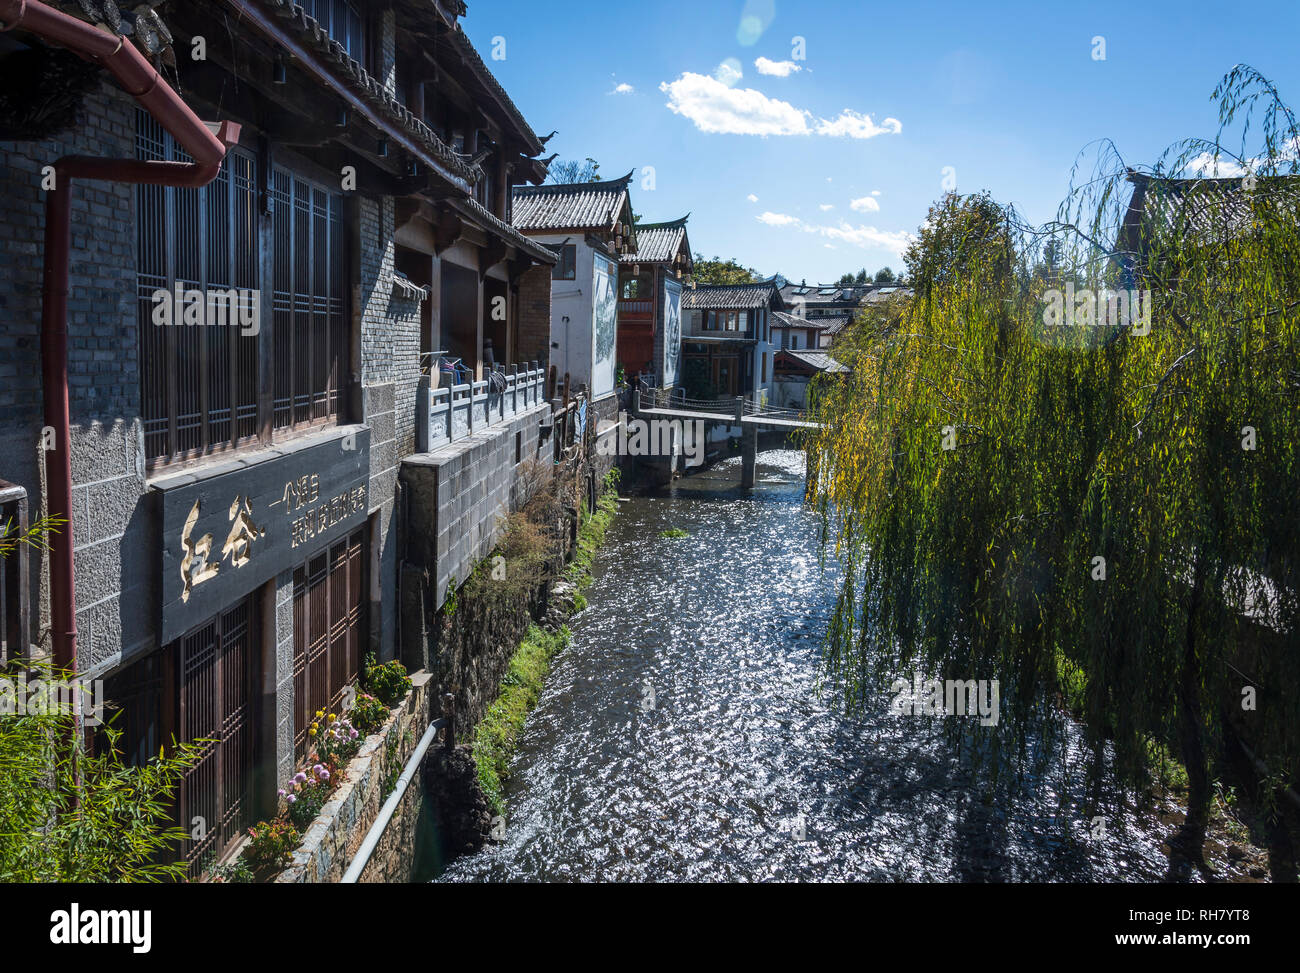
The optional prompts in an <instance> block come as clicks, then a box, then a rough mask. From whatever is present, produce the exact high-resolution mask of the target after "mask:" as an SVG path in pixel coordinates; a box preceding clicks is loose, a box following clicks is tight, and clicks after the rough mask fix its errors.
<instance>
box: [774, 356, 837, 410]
mask: <svg viewBox="0 0 1300 973" xmlns="http://www.w3.org/2000/svg"><path fill="white" fill-rule="evenodd" d="M773 371H774V375H773V380H772V405H773V406H774V407H776V408H778V409H806V408H807V407H808V383H809V382H811V381H812V380H813V379H814V378H816V377H817V376H818V375H847V374H848V373H849V371H850V369H849V367H848V366H847V365H844V364H843V363H841V362H838V361H836V360H835V359H834V358H832V357H831V356H830V355H828V354H826V352H824V351H815V350H808V349H804V350H802V351H794V350H790V349H782V350H781V351H778V352H777V353H776V361H775V364H774V366H773Z"/></svg>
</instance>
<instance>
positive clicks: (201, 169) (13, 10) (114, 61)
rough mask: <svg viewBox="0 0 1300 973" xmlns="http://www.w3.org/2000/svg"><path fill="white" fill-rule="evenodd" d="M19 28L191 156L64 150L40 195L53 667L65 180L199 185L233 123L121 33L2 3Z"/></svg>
mask: <svg viewBox="0 0 1300 973" xmlns="http://www.w3.org/2000/svg"><path fill="white" fill-rule="evenodd" d="M14 29H21V30H25V31H29V32H31V33H33V34H37V35H39V36H40V37H43V38H45V39H46V40H48V41H52V42H54V43H57V44H60V45H62V46H63V47H66V48H67V49H69V50H71V51H73V52H74V53H76V54H78V55H80V56H82V57H84V58H86V59H87V60H91V61H97V62H99V63H100V64H101V65H102V66H103V67H105V68H107V69H108V70H109V71H111V72H112V73H113V76H114V77H115V78H116V79H117V80H118V82H119V83H120V84H121V85H122V87H123V88H124V89H125V90H126V91H127V93H128V94H130V95H131V96H132V97H133V98H135V99H136V101H138V102H139V103H140V106H141V107H142V108H144V109H145V110H146V111H147V112H149V114H150V115H151V116H153V118H154V119H156V120H157V121H158V123H159V124H160V125H162V126H163V128H165V129H166V130H167V131H168V132H170V133H171V134H172V136H173V138H175V139H176V142H177V144H178V145H180V146H181V147H182V148H184V149H185V151H186V152H188V153H189V154H190V156H191V157H192V158H193V159H194V160H195V161H194V162H192V163H187V162H163V161H142V160H138V159H98V158H91V157H87V156H76V155H73V156H65V157H63V158H62V159H59V160H58V162H56V163H55V164H54V173H55V183H54V188H53V189H52V190H50V192H49V194H48V195H47V196H46V199H45V267H44V283H43V288H42V309H41V382H42V394H43V397H44V409H45V425H46V426H47V427H49V428H51V429H53V430H54V435H55V439H54V448H53V449H48V450H46V451H45V481H46V513H47V514H48V515H49V516H51V517H55V516H57V517H62V518H63V519H64V520H65V521H66V522H67V523H66V526H65V527H64V528H63V530H62V532H61V533H59V534H58V535H56V536H55V537H54V538H52V540H51V543H50V622H51V635H52V638H53V643H54V664H55V666H56V667H58V668H61V669H63V670H66V671H68V672H75V671H76V666H77V612H76V602H75V591H74V572H73V523H72V451H71V422H70V419H69V414H68V266H69V251H70V249H71V237H72V226H71V211H72V195H71V186H72V180H73V179H74V178H81V179H100V180H106V181H112V182H125V183H151V184H155V185H162V186H185V187H192V188H197V187H199V186H205V185H207V184H208V183H209V182H211V181H212V180H213V179H214V178H215V177H216V175H217V173H218V172H220V171H221V164H222V162H223V161H224V160H225V157H226V151H227V149H228V148H229V147H230V146H232V145H234V144H235V143H236V142H238V140H239V125H237V124H235V123H232V122H222V123H221V125H220V127H219V128H217V130H216V132H215V133H214V132H213V130H212V128H211V127H210V126H208V125H207V124H206V123H204V122H202V121H200V120H199V118H198V116H197V115H195V114H194V112H193V111H191V110H190V108H189V106H188V105H186V104H185V102H184V101H182V100H181V97H180V95H178V94H177V93H176V92H175V91H174V90H173V89H172V87H171V86H170V85H168V84H167V82H166V81H165V80H164V79H163V78H162V76H161V75H159V73H158V72H157V71H156V70H155V69H154V67H153V65H151V64H150V63H149V61H148V60H147V59H146V58H145V57H144V55H143V54H141V53H140V52H139V51H138V50H136V48H135V47H134V46H133V45H132V44H130V43H129V42H128V41H127V40H126V39H125V38H120V37H116V36H114V35H112V34H108V33H105V32H104V31H102V30H100V29H98V28H97V27H94V26H92V25H90V24H87V23H84V22H83V21H80V20H77V19H76V18H75V17H70V16H68V15H67V14H64V13H61V12H60V11H58V10H55V9H53V8H52V7H49V6H47V5H46V4H44V3H41V2H39V0H0V31H7V30H14Z"/></svg>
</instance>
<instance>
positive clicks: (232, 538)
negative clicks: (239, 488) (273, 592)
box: [221, 496, 266, 568]
mask: <svg viewBox="0 0 1300 973" xmlns="http://www.w3.org/2000/svg"><path fill="white" fill-rule="evenodd" d="M252 513H253V506H252V504H250V503H249V502H248V498H247V497H239V496H237V497H235V502H234V503H232V504H231V505H230V519H231V520H233V521H234V522H235V523H234V526H233V527H231V528H230V534H229V535H228V536H227V537H226V543H225V544H223V545H222V546H221V557H222V559H223V560H224V559H225V558H226V557H227V556H229V557H230V563H231V564H233V565H234V566H235V567H237V568H242V567H243V566H244V565H245V564H247V563H248V561H249V558H250V557H252V544H253V541H255V540H257V538H259V537H265V536H266V531H264V530H263V529H262V528H261V527H258V526H257V524H255V523H253V517H252Z"/></svg>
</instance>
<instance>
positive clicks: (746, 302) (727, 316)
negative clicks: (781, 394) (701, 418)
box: [680, 280, 785, 404]
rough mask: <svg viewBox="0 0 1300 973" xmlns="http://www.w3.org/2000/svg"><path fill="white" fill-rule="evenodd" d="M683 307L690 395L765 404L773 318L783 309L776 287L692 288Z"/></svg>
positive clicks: (684, 353) (686, 383) (685, 371)
mask: <svg viewBox="0 0 1300 973" xmlns="http://www.w3.org/2000/svg"><path fill="white" fill-rule="evenodd" d="M682 308H683V310H684V312H685V313H686V314H687V316H688V317H687V326H686V332H685V334H684V335H683V336H682V375H681V381H680V384H681V385H683V386H685V388H686V394H687V395H688V396H691V397H699V396H700V394H701V393H709V394H711V395H712V396H716V397H719V398H725V397H729V396H736V395H743V396H745V397H746V398H752V399H753V400H754V401H755V402H757V403H760V404H762V403H763V402H764V401H766V399H767V397H768V393H769V391H770V389H771V384H772V354H773V351H774V348H773V345H772V334H773V332H772V326H773V324H774V321H773V315H774V313H775V312H777V311H781V310H784V308H785V303H784V302H783V301H782V300H781V291H780V289H779V288H778V287H777V286H776V284H775V283H774V282H773V281H770V280H768V281H762V282H760V283H756V284H725V285H723V284H708V285H701V286H698V287H693V288H690V289H688V290H687V291H686V292H685V294H684V295H683V297H682Z"/></svg>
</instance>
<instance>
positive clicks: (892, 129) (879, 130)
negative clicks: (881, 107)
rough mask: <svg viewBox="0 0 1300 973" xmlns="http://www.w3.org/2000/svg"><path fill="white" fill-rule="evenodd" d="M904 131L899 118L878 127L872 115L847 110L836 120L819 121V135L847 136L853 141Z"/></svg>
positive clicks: (824, 119)
mask: <svg viewBox="0 0 1300 973" xmlns="http://www.w3.org/2000/svg"><path fill="white" fill-rule="evenodd" d="M902 130H903V123H902V122H900V121H899V120H898V119H897V118H886V119H885V120H884V121H883V122H881V123H880V124H879V125H877V124H876V123H875V122H873V121H872V120H871V116H870V115H863V114H861V113H859V112H855V111H853V110H852V109H851V108H846V109H844V111H842V112H840V113H839V116H838V117H836V118H834V119H827V118H822V119H818V121H817V134H818V135H833V136H842V135H847V136H848V137H849V138H853V139H869V138H875V137H876V136H877V135H897V134H898V133H899V132H901V131H902Z"/></svg>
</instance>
